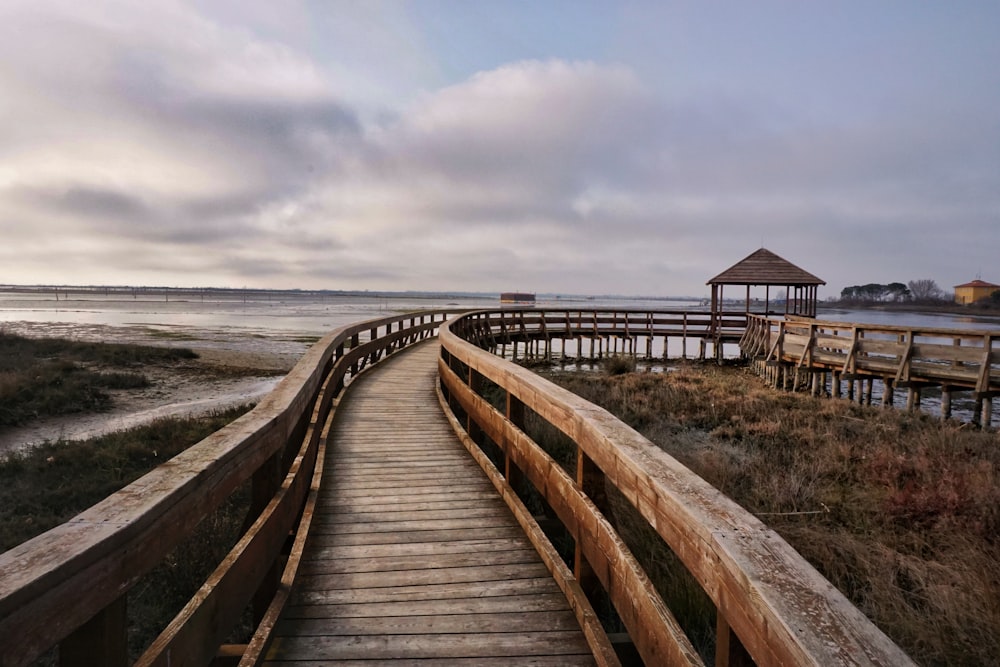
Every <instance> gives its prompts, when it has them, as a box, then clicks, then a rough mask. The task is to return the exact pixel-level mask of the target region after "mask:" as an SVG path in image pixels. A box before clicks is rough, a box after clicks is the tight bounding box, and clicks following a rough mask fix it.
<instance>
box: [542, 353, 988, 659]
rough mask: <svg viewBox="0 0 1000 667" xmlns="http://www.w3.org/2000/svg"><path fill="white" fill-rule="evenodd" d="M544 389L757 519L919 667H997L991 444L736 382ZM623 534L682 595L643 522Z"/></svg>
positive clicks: (737, 372)
mask: <svg viewBox="0 0 1000 667" xmlns="http://www.w3.org/2000/svg"><path fill="white" fill-rule="evenodd" d="M548 377H550V379H553V380H554V381H556V382H557V383H559V384H560V385H562V386H564V387H566V388H568V389H570V390H572V391H574V392H575V393H577V394H579V395H581V396H583V397H584V398H586V399H587V400H589V401H591V402H594V403H596V404H598V405H601V406H602V407H604V408H606V409H608V410H609V411H611V412H612V413H614V414H616V415H617V416H618V417H619V418H621V419H622V420H623V421H625V422H626V423H628V424H630V425H631V426H633V427H634V428H636V429H637V430H638V431H640V432H641V433H642V434H643V435H645V436H646V437H648V438H649V439H650V440H652V441H653V442H655V443H656V444H658V445H659V446H660V447H662V448H663V449H664V450H665V451H667V452H668V453H670V454H671V455H672V456H674V457H675V458H677V459H678V460H680V461H681V462H682V463H684V464H685V465H687V466H688V467H689V468H691V469H692V470H693V471H694V472H696V473H697V474H699V475H700V476H702V477H703V478H705V479H706V480H707V481H708V482H709V483H711V484H712V485H713V486H715V487H717V488H719V489H720V490H721V491H723V492H724V493H726V494H727V495H728V496H729V497H731V498H732V499H733V500H735V501H736V502H737V503H739V504H740V505H742V506H743V507H745V508H747V509H748V510H749V511H750V512H752V513H754V514H756V515H758V516H759V517H760V518H761V520H763V521H764V522H765V523H767V524H768V525H770V526H771V527H772V528H774V529H775V530H776V531H778V532H779V533H780V534H781V535H782V536H783V537H784V538H785V539H786V540H788V541H789V543H790V544H791V545H792V546H793V547H794V548H795V549H796V550H798V551H799V552H800V553H801V554H802V555H803V556H804V557H805V558H806V559H807V560H809V561H810V562H811V563H812V564H813V565H814V566H815V567H816V568H817V569H818V570H819V571H820V572H821V573H822V574H823V575H824V576H826V577H827V578H828V579H829V580H830V581H831V582H832V583H833V584H834V585H835V586H837V587H838V588H839V589H840V590H841V591H843V592H844V594H845V595H847V597H848V598H849V599H850V600H851V601H852V602H853V603H854V604H855V605H857V606H858V607H859V608H860V609H861V610H862V611H863V612H864V613H865V614H866V615H867V616H868V617H869V618H871V619H872V620H873V621H874V622H875V623H876V624H877V625H878V626H879V627H880V628H881V629H882V630H883V631H884V632H886V634H888V635H889V636H890V637H891V638H892V639H893V640H894V641H896V642H897V643H898V644H899V645H900V646H901V647H902V648H903V649H904V650H905V651H906V652H907V653H909V654H910V655H911V656H912V657H913V658H914V660H916V661H917V662H918V663H921V664H925V665H949V664H963V665H964V664H968V665H973V664H977V665H978V664H991V663H992V662H993V661H994V660H995V657H996V655H997V654H998V653H1000V567H998V566H997V563H998V562H1000V437H998V436H997V434H996V433H989V432H982V431H977V430H973V429H971V428H969V427H968V426H967V425H960V424H957V423H951V422H948V423H942V422H940V421H937V420H934V419H931V418H930V417H929V416H925V415H920V414H910V413H906V412H901V411H897V410H882V409H879V408H871V407H863V406H858V405H855V404H852V403H849V402H847V401H839V400H831V399H818V398H812V397H810V396H807V395H804V394H791V393H785V392H778V391H776V390H772V389H770V388H768V387H766V386H764V385H763V383H762V382H761V381H760V380H759V379H758V378H757V377H756V376H753V375H752V374H750V373H749V372H748V371H746V370H745V369H740V368H734V367H721V368H720V367H718V366H714V365H708V364H707V365H697V364H690V365H685V366H682V367H681V368H680V369H679V370H678V371H676V372H672V373H667V374H653V373H629V374H622V375H609V374H575V373H553V374H549V375H548ZM625 511H626V510H624V509H622V510H620V512H625ZM619 523H620V524H622V525H620V526H619V527H620V528H624V530H625V532H626V533H630V535H628V536H625V537H626V541H627V542H629V543H630V545H631V546H632V548H633V550H634V551H637V553H643V554H644V555H643V556H642V558H640V560H644V561H646V562H653V563H662V564H663V567H659V566H657V567H656V568H654V572H652V574H653V575H654V576H653V578H654V580H659V583H660V587H661V589H664V590H670V589H673V590H674V592H673V593H672V594H673V595H675V596H676V595H677V594H678V593H677V587H676V586H674V585H673V584H672V583H671V582H672V579H673V578H675V577H676V575H675V574H673V573H672V571H673V570H674V569H676V567H678V565H677V564H676V563H673V564H671V562H670V561H671V558H672V556H671V555H670V554H669V553H665V552H664V551H663V547H662V546H656V544H655V543H656V539H654V538H655V537H656V536H655V535H654V536H644V535H643V534H642V530H643V529H642V528H641V527H638V526H636V525H631V524H635V523H636V522H635V521H634V520H630V519H628V518H627V517H626V518H625V519H624V520H621V519H620V520H619ZM630 525H631V527H630ZM647 567H649V566H648V565H647ZM657 570H660V571H657ZM680 590H681V591H683V588H681V589H680ZM680 595H681V596H682V597H684V596H685V595H687V594H686V593H683V592H682V593H680ZM695 597H696V596H695ZM692 600H694V601H693V602H692V604H691V605H689V606H690V607H691V609H690V612H689V613H691V614H694V615H695V616H696V617H700V618H694V619H688V620H687V621H684V620H683V619H682V622H685V623H687V624H689V625H691V626H692V627H695V628H699V627H701V628H708V629H710V628H711V627H712V625H711V623H712V621H711V619H710V618H708V615H709V614H711V613H713V612H712V611H711V609H710V607H711V605H708V609H706V608H705V605H704V604H703V601H698V600H696V599H695V598H692ZM678 615H679V616H680V615H681V614H680V613H679V614H678Z"/></svg>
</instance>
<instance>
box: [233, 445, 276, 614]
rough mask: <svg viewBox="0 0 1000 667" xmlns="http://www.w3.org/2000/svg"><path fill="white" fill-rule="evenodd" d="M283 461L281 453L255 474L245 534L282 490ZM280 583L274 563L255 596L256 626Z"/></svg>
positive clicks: (252, 481) (266, 462)
mask: <svg viewBox="0 0 1000 667" xmlns="http://www.w3.org/2000/svg"><path fill="white" fill-rule="evenodd" d="M281 460H282V452H280V451H279V452H278V453H277V454H275V455H274V456H272V457H271V458H269V459H268V460H267V461H265V462H264V464H263V465H261V467H260V468H258V469H257V471H256V472H254V474H253V477H252V480H251V483H250V511H249V512H248V513H247V519H246V521H245V522H244V530H243V532H246V529H247V528H249V527H250V525H252V524H253V522H254V521H256V520H257V517H258V516H260V514H261V512H263V511H264V508H265V507H267V505H268V503H270V502H271V499H272V498H273V497H274V494H276V493H277V492H278V489H279V488H281ZM280 583H281V568H280V567H278V564H277V563H272V564H271V566H270V568H268V571H267V573H266V574H265V575H264V578H263V579H262V580H261V582H260V586H259V587H258V588H257V591H256V592H255V593H254V595H253V603H252V606H253V622H254V626H256V625H257V624H258V623H260V621H261V619H262V618H264V614H266V613H267V608H268V606H270V604H271V600H273V599H274V595H275V593H276V592H277V591H278V586H279V584H280Z"/></svg>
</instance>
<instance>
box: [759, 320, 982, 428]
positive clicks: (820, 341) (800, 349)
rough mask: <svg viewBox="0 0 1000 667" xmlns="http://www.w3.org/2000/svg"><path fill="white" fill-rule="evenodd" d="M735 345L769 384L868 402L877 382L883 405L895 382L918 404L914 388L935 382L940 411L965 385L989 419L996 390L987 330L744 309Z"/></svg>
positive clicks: (890, 401)
mask: <svg viewBox="0 0 1000 667" xmlns="http://www.w3.org/2000/svg"><path fill="white" fill-rule="evenodd" d="M740 348H741V350H742V352H743V354H744V356H746V357H747V358H749V359H751V360H752V363H753V365H754V368H755V369H756V370H757V372H758V373H760V374H761V375H762V376H764V377H765V378H766V379H767V380H768V381H769V382H771V384H772V385H773V386H775V387H781V388H786V389H790V390H793V391H795V390H798V389H806V390H808V391H811V392H812V393H813V394H814V395H829V396H832V397H834V398H840V397H841V396H842V395H844V396H845V397H846V398H849V399H851V400H857V401H858V402H860V403H864V404H867V405H871V404H872V395H873V393H874V385H875V383H876V382H878V383H880V384H881V387H882V392H881V393H882V397H883V398H882V405H883V407H891V406H893V405H894V403H895V394H896V392H897V391H899V390H902V391H904V392H905V394H906V407H907V409H909V410H919V409H920V401H921V392H922V391H923V390H925V389H927V388H929V387H939V388H940V390H941V417H942V418H943V419H947V418H949V417H951V412H952V407H951V406H952V397H953V395H954V394H955V393H957V392H968V393H970V394H971V396H972V398H973V400H974V401H975V402H976V409H975V410H973V413H972V417H973V421H975V422H978V423H981V424H982V425H983V426H989V425H990V420H991V416H992V413H993V398H994V397H996V396H998V395H1000V336H998V335H997V334H996V333H995V332H992V331H985V330H984V331H978V330H960V329H939V328H922V329H917V328H913V327H901V326H888V325H881V326H880V325H868V324H858V323H851V322H831V321H826V320H815V319H812V318H802V317H788V318H769V317H765V316H760V315H750V316H749V317H748V321H747V328H746V332H745V333H744V335H743V337H742V339H741V340H740ZM828 378H829V379H828Z"/></svg>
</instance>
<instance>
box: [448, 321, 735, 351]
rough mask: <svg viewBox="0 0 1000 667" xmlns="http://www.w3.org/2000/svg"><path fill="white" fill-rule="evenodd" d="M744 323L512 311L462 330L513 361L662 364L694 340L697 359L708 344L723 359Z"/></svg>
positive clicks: (472, 338) (477, 341)
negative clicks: (672, 347)
mask: <svg viewBox="0 0 1000 667" xmlns="http://www.w3.org/2000/svg"><path fill="white" fill-rule="evenodd" d="M746 318H747V316H746V314H745V313H743V312H726V313H723V314H721V315H717V316H716V317H715V318H714V319H713V317H712V314H711V313H710V312H708V311H688V310H663V311H651V310H637V309H612V308H593V309H544V310H542V309H534V308H525V309H513V308H510V309H499V310H492V311H478V312H476V313H475V314H472V315H470V316H469V317H468V318H467V319H466V320H464V321H463V324H462V327H463V332H464V333H463V335H464V336H465V337H466V339H467V340H469V341H471V342H473V343H475V344H477V345H481V346H489V348H490V349H491V350H494V351H496V352H497V353H498V354H500V356H510V357H511V358H513V359H517V358H518V357H519V356H520V357H544V358H552V357H554V356H561V357H563V358H567V359H569V358H572V359H577V360H584V359H590V360H595V359H600V358H602V357H605V356H608V355H614V354H629V355H636V356H641V357H644V358H646V359H666V358H667V357H668V351H669V350H668V348H669V341H670V340H674V341H675V344H679V346H680V354H678V355H676V356H679V357H683V358H687V356H688V342H689V340H691V341H696V342H697V343H698V353H697V356H698V357H699V358H701V359H704V358H705V356H706V348H707V345H708V344H711V345H712V346H713V350H712V351H713V354H714V355H715V356H716V357H721V356H722V353H723V347H722V346H723V345H725V344H726V343H736V342H738V341H739V339H740V337H741V336H742V334H743V331H744V329H745V328H746V321H747V319H746ZM556 344H558V345H559V347H558V348H557V347H556ZM508 352H509V354H508Z"/></svg>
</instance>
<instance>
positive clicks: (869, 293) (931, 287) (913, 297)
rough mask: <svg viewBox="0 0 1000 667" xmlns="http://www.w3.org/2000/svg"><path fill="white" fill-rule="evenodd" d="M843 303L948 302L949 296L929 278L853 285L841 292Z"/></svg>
mask: <svg viewBox="0 0 1000 667" xmlns="http://www.w3.org/2000/svg"><path fill="white" fill-rule="evenodd" d="M840 299H841V301H854V302H863V303H902V302H907V301H918V302H933V301H946V300H948V295H947V294H945V292H944V290H942V289H941V288H940V287H938V284H937V283H936V282H935V281H933V280H930V279H929V278H922V279H920V280H911V281H910V282H908V283H906V284H905V285H904V284H903V283H888V284H885V285H883V284H881V283H868V284H867V285H851V286H850V287H845V288H844V289H842V290H841V291H840Z"/></svg>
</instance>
